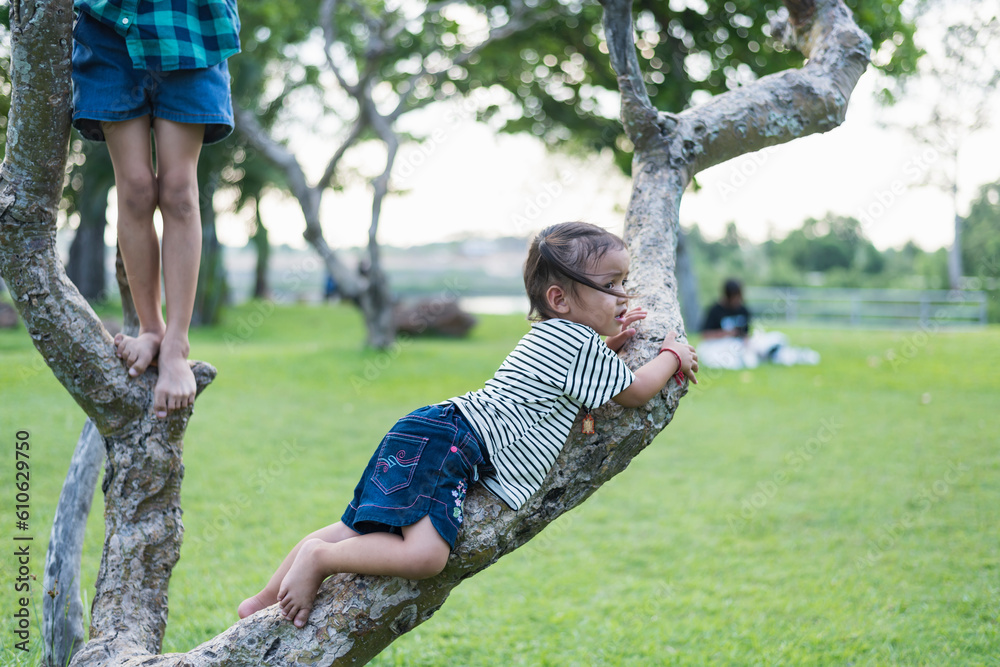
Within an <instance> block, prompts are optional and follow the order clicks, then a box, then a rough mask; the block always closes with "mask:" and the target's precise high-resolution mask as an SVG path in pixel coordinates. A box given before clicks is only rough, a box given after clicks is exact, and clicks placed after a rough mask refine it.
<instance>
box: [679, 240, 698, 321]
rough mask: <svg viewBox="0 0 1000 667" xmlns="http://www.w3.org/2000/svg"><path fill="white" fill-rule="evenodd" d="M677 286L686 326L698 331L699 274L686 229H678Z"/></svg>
mask: <svg viewBox="0 0 1000 667" xmlns="http://www.w3.org/2000/svg"><path fill="white" fill-rule="evenodd" d="M677 286H678V290H679V296H680V302H681V315H682V316H683V317H684V328H685V329H687V330H688V331H691V330H693V331H698V327H700V326H701V304H700V303H699V302H698V275H697V274H696V273H695V271H694V261H693V260H692V258H691V248H690V246H689V245H688V241H687V237H686V236H685V235H684V229H683V228H678V229H677Z"/></svg>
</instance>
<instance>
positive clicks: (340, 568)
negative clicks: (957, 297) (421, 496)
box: [278, 516, 451, 628]
mask: <svg viewBox="0 0 1000 667" xmlns="http://www.w3.org/2000/svg"><path fill="white" fill-rule="evenodd" d="M450 553H451V547H450V546H449V545H448V543H447V542H445V541H444V538H442V537H441V535H439V534H438V532H437V530H435V528H434V526H433V524H431V519H430V517H429V516H425V517H424V518H422V519H420V520H419V521H417V522H416V523H415V524H413V525H412V526H406V527H404V528H403V534H402V536H400V535H393V534H392V533H368V534H366V535H361V536H359V537H355V538H353V539H350V540H342V541H340V542H335V543H332V544H331V543H329V542H324V541H323V540H318V539H313V540H306V541H305V542H304V543H303V544H302V545H301V546H300V547H299V553H298V554H297V555H296V556H295V559H294V561H293V563H292V566H291V568H290V569H289V570H288V574H286V575H285V578H284V579H283V580H282V581H281V586H280V588H279V590H278V605H279V606H280V608H281V614H282V616H284V617H285V618H287V619H288V620H290V621H292V622H294V623H295V627H298V628H301V627H304V626H305V624H306V621H307V620H309V612H310V611H311V610H312V606H313V601H314V600H315V599H316V591H317V590H319V585H320V584H321V583H323V580H324V579H326V578H327V577H329V576H330V575H332V574H336V573H338V572H356V573H358V574H375V575H385V576H392V577H405V578H407V579H427V578H429V577H433V576H435V575H436V574H438V573H440V572H441V570H443V569H444V567H445V565H447V564H448V554H450Z"/></svg>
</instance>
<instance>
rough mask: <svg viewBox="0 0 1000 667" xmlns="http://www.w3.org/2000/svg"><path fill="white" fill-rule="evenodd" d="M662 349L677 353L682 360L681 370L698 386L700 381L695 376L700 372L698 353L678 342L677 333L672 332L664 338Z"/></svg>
mask: <svg viewBox="0 0 1000 667" xmlns="http://www.w3.org/2000/svg"><path fill="white" fill-rule="evenodd" d="M660 349H661V350H663V349H669V350H672V351H673V352H675V353H676V354H677V357H678V358H679V359H680V360H681V367H680V370H681V371H683V373H684V375H686V376H687V378H688V379H689V380H690V381H691V382H693V383H694V384H698V379H697V378H696V377H695V376H694V374H695V373H697V372H698V353H697V352H695V351H694V348H693V347H691V346H690V345H688V344H687V343H682V342H680V341H679V340H677V333H676V332H673V331H672V332H670V333H668V334H667V335H666V336H665V337H664V338H663V342H662V343H660Z"/></svg>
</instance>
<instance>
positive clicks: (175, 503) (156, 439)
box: [0, 0, 215, 664]
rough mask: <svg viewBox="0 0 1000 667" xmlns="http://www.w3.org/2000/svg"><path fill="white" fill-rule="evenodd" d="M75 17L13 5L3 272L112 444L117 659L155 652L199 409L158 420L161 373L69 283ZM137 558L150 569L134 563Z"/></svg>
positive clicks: (98, 598) (107, 614)
mask: <svg viewBox="0 0 1000 667" xmlns="http://www.w3.org/2000/svg"><path fill="white" fill-rule="evenodd" d="M72 20H73V9H72V2H71V0H13V2H11V5H10V31H11V82H12V91H11V107H10V115H9V118H8V124H7V146H6V155H5V159H4V162H3V165H2V167H0V275H2V276H3V279H4V281H5V282H6V284H7V288H8V290H9V291H10V294H11V297H12V299H13V301H14V304H15V306H16V307H17V309H18V311H20V313H21V317H22V318H23V320H24V323H25V327H26V329H27V330H28V333H29V335H30V336H31V339H32V341H33V343H34V345H35V347H36V348H37V349H38V351H39V352H40V353H41V355H42V357H43V358H44V359H45V361H46V363H47V364H48V365H49V367H50V368H51V370H52V372H53V374H54V375H55V376H56V378H57V379H58V380H59V381H60V382H61V383H62V384H63V386H64V387H65V388H66V390H67V391H68V392H69V393H70V395H71V396H72V397H73V398H74V400H76V402H77V403H78V404H79V405H80V407H81V408H83V410H84V412H85V413H86V414H87V415H88V416H89V417H90V418H91V419H92V420H93V422H94V424H95V426H96V427H97V430H98V431H99V432H100V434H101V436H103V438H104V442H105V446H106V449H107V454H108V458H107V464H106V470H105V483H104V490H105V505H106V530H107V536H106V541H105V547H104V558H103V559H102V565H101V572H100V573H99V577H98V584H97V592H96V594H95V597H94V605H93V609H92V618H93V623H92V626H91V631H90V637H91V642H90V644H88V648H89V649H90V650H89V653H88V654H89V655H95V654H96V653H97V652H99V651H100V649H101V647H102V646H105V645H107V644H114V647H115V648H114V651H113V652H114V654H115V655H121V654H125V653H128V652H130V651H131V652H133V653H140V652H155V651H157V650H159V647H160V644H161V642H162V639H163V630H164V627H165V621H166V590H167V583H168V581H169V576H170V571H171V570H172V568H173V565H174V563H176V560H177V553H178V551H179V547H180V539H181V531H182V527H181V522H180V505H179V490H180V476H181V471H182V465H181V462H180V450H181V442H182V436H183V433H184V430H185V428H186V426H187V420H188V418H189V416H190V410H188V411H184V412H178V413H175V414H174V415H173V416H172V417H171V418H170V419H167V420H157V419H156V418H155V417H154V416H153V415H152V414H151V408H152V400H153V391H152V390H153V387H154V385H155V383H156V372H155V369H154V370H151V371H147V372H146V374H144V375H143V376H142V377H141V378H139V379H138V380H130V379H129V378H128V375H127V374H126V372H125V369H124V367H123V365H122V363H121V361H120V360H119V359H118V358H117V356H115V350H114V344H113V342H112V340H111V336H110V335H109V334H108V332H107V331H106V330H105V329H104V327H103V326H102V325H101V323H100V320H98V318H97V316H96V315H95V314H94V311H93V310H92V309H91V308H90V306H89V305H88V304H87V302H86V300H84V299H83V297H82V296H81V295H80V293H79V291H78V290H77V289H76V288H75V287H74V286H73V284H72V283H71V282H70V281H69V279H68V278H67V277H66V273H65V271H64V270H63V266H62V262H61V261H60V259H59V255H58V253H57V252H56V244H55V238H56V211H57V208H58V204H59V199H60V195H61V191H62V181H63V174H64V172H65V166H66V149H67V143H68V140H69V114H68V109H69V103H70V48H71V37H70V29H71V25H72ZM194 372H195V378H196V380H197V382H198V388H199V392H200V391H201V390H203V389H204V388H205V387H206V386H207V385H208V384H209V383H210V382H211V380H212V378H213V377H214V375H215V369H214V368H212V367H211V366H209V365H208V364H204V363H195V364H194ZM144 468H145V470H144ZM67 514H70V513H67ZM64 516H66V515H64ZM69 518H70V519H72V518H73V517H72V515H71V514H70V516H69ZM62 555H66V556H69V555H70V552H66V553H64V554H62ZM137 563H146V564H149V566H148V567H146V566H143V567H138V568H135V567H133V566H134V565H135V564H137ZM71 579H72V577H68V579H67V580H64V583H66V584H67V585H70V581H69V580H71ZM62 634H64V635H65V634H66V633H62ZM69 634H70V635H72V634H74V633H73V632H70V633H69ZM99 662H100V661H99ZM95 664H96V663H95Z"/></svg>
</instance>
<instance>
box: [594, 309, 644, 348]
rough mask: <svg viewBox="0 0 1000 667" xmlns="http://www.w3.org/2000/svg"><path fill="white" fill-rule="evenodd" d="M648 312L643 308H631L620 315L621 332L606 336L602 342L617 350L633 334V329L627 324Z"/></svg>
mask: <svg viewBox="0 0 1000 667" xmlns="http://www.w3.org/2000/svg"><path fill="white" fill-rule="evenodd" d="M646 315H648V312H647V311H646V310H644V309H643V308H639V307H636V308H633V309H631V310H629V311H627V312H626V313H625V314H624V315H622V318H621V320H620V321H621V323H622V330H621V333H616V334H615V335H614V336H608V337H607V338H606V339H605V340H604V342H605V344H607V346H608V347H610V348H611V349H612V350H614V351H615V352H618V351H619V350H621V349H622V347H623V346H624V345H625V342H626V341H627V340H628V339H629V338H631V337H632V336H634V335H635V329H629V328H628V327H629V325H632V324H635V323H636V322H638V321H639V320H642V319H645V318H646Z"/></svg>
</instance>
